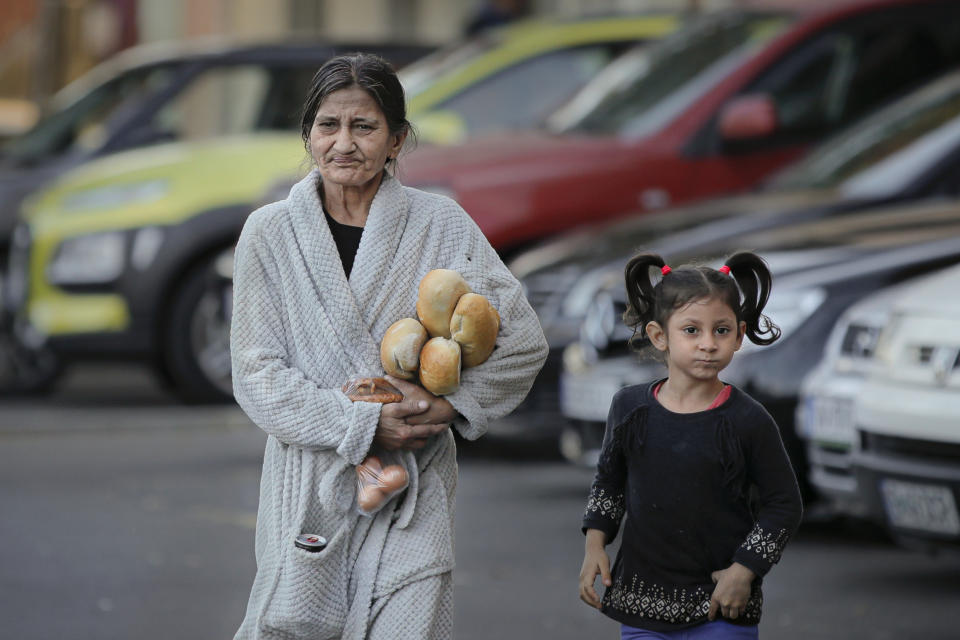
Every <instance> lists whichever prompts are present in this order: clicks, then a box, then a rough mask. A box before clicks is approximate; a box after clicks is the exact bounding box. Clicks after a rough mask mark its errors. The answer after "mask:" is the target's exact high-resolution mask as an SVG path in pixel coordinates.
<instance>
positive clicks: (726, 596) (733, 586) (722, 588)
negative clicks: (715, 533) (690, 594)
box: [707, 562, 756, 620]
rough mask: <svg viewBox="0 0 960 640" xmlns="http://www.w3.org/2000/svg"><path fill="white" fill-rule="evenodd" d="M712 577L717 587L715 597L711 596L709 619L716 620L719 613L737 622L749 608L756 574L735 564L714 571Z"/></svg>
mask: <svg viewBox="0 0 960 640" xmlns="http://www.w3.org/2000/svg"><path fill="white" fill-rule="evenodd" d="M710 577H711V578H713V583H714V584H715V585H717V586H716V587H714V588H713V595H712V596H710V611H709V612H708V613H707V618H708V619H710V620H713V619H715V618H716V617H717V611H719V612H720V615H722V616H723V617H724V618H727V619H729V620H736V619H737V618H738V617H740V615H742V614H743V610H744V607H746V606H747V601H748V600H749V599H750V585H751V583H753V579H754V578H755V577H756V574H755V573H754V572H753V571H751V570H750V569H748V568H747V567H745V566H743V565H742V564H740V563H739V562H734V563H733V564H731V565H730V566H729V567H727V568H726V569H723V570H721V571H714V572H713V573H712V574H710Z"/></svg>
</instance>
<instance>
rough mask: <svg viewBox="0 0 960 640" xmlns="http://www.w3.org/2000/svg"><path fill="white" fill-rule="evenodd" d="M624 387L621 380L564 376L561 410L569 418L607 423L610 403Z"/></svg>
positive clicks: (561, 387) (561, 389) (561, 385)
mask: <svg viewBox="0 0 960 640" xmlns="http://www.w3.org/2000/svg"><path fill="white" fill-rule="evenodd" d="M623 386H624V384H623V381H622V380H620V378H604V377H599V376H592V375H587V376H571V375H563V376H561V379H560V409H561V411H563V415H565V416H567V417H568V418H575V419H577V420H590V421H592V422H606V420H607V413H608V412H609V411H610V401H611V400H613V396H614V394H616V393H617V391H619V390H620V389H622V388H623Z"/></svg>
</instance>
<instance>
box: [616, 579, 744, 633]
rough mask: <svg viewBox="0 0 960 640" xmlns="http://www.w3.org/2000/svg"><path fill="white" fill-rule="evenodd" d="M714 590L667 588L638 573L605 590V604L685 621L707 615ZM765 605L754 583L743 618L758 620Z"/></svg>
mask: <svg viewBox="0 0 960 640" xmlns="http://www.w3.org/2000/svg"><path fill="white" fill-rule="evenodd" d="M711 594H712V590H708V589H705V588H704V587H697V588H695V589H683V588H673V589H670V590H667V589H666V588H664V587H663V586H660V585H657V584H650V583H647V582H646V581H644V580H640V579H638V578H637V576H633V578H632V579H631V581H630V585H629V586H628V585H627V584H625V583H624V582H623V581H622V579H621V578H619V577H618V578H617V579H616V581H615V582H614V584H613V586H612V587H610V588H609V589H607V592H606V593H605V594H604V596H603V604H604V606H605V607H609V608H611V609H616V610H618V611H622V612H623V613H626V614H629V615H631V616H639V617H642V618H646V619H648V620H657V621H659V622H666V623H669V624H684V623H688V622H694V621H696V620H702V619H704V618H706V617H707V614H708V613H709V612H710V596H711ZM762 609H763V593H762V592H761V591H760V589H758V588H757V587H756V585H754V586H753V588H752V589H751V593H750V599H749V600H747V605H746V607H745V608H744V610H743V612H742V613H741V614H740V618H741V619H744V620H746V621H748V622H759V621H760V612H761V610H762Z"/></svg>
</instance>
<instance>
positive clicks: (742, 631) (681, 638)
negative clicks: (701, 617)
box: [620, 620, 760, 640]
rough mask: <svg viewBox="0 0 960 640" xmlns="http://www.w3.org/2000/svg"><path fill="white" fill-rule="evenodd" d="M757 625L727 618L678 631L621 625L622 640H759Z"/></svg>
mask: <svg viewBox="0 0 960 640" xmlns="http://www.w3.org/2000/svg"><path fill="white" fill-rule="evenodd" d="M759 637H760V635H759V632H758V630H757V626H756V625H753V626H749V627H747V626H743V625H739V624H730V623H729V622H727V621H726V620H714V621H713V622H705V623H704V624H701V625H697V626H696V627H689V628H687V629H679V630H677V631H660V632H658V631H647V630H645V629H637V628H636V627H628V626H627V625H621V627H620V640H758V639H759Z"/></svg>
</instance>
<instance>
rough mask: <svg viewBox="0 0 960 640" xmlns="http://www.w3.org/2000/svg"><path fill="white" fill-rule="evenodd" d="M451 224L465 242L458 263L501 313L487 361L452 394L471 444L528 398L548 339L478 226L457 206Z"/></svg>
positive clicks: (460, 424) (462, 429)
mask: <svg viewBox="0 0 960 640" xmlns="http://www.w3.org/2000/svg"><path fill="white" fill-rule="evenodd" d="M453 206H454V207H456V213H455V214H454V216H453V220H452V221H451V224H452V225H454V226H455V228H456V229H457V231H454V232H451V234H450V235H451V236H453V237H459V238H462V239H463V240H464V241H463V242H461V243H460V245H459V247H460V249H459V251H458V253H457V255H456V258H455V260H454V264H453V265H451V266H450V267H449V268H451V269H454V270H457V271H459V272H460V273H461V274H462V275H463V277H464V279H465V280H466V281H467V283H468V284H469V285H470V286H471V288H472V289H473V290H474V291H475V292H477V293H480V294H482V295H484V296H486V298H487V299H488V300H489V301H490V303H491V304H492V305H493V306H494V307H495V308H496V309H497V312H498V313H499V314H500V321H501V322H500V332H499V334H498V336H497V342H496V346H495V347H494V350H493V353H492V354H491V355H490V357H489V358H488V359H487V360H486V361H484V362H483V363H481V364H479V365H477V366H475V367H470V368H468V369H464V370H463V371H462V372H461V375H460V388H459V389H458V390H457V391H456V392H455V393H453V394H451V395H448V396H447V400H449V401H450V404H452V405H453V406H454V408H455V409H456V410H457V411H458V412H459V413H460V415H461V416H463V418H462V419H457V420H456V421H455V422H454V426H455V428H456V429H457V430H458V431H459V432H460V434H461V435H462V436H463V437H464V438H466V439H468V440H476V439H477V438H479V437H480V436H482V435H483V434H484V433H486V431H487V423H488V422H489V421H490V420H494V419H496V418H500V417H503V416H505V415H506V414H508V413H510V412H511V411H513V409H515V408H516V407H517V405H519V404H520V402H521V401H522V400H523V399H524V398H525V397H526V395H527V393H528V392H529V391H530V388H531V387H532V386H533V381H534V379H535V378H536V376H537V374H538V373H539V372H540V369H541V367H543V363H544V362H545V361H546V359H547V351H548V346H547V340H546V338H545V337H544V335H543V329H542V328H541V327H540V321H539V320H538V318H537V314H536V312H535V311H534V310H533V308H532V307H531V306H530V303H529V302H527V299H526V297H525V296H524V295H523V288H522V286H521V285H520V282H519V281H518V280H517V279H516V278H515V277H514V275H513V274H512V273H511V272H510V270H509V269H508V268H507V267H506V266H505V265H504V264H503V261H501V260H500V256H499V255H497V252H496V251H495V250H494V249H493V247H492V246H490V243H489V242H488V241H487V239H486V237H485V236H484V235H483V233H482V232H481V231H480V228H479V227H478V226H477V225H476V223H475V222H474V221H473V220H472V219H471V218H470V217H469V216H468V215H467V214H466V212H464V211H463V209H461V208H460V207H459V206H458V205H456V204H453Z"/></svg>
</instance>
